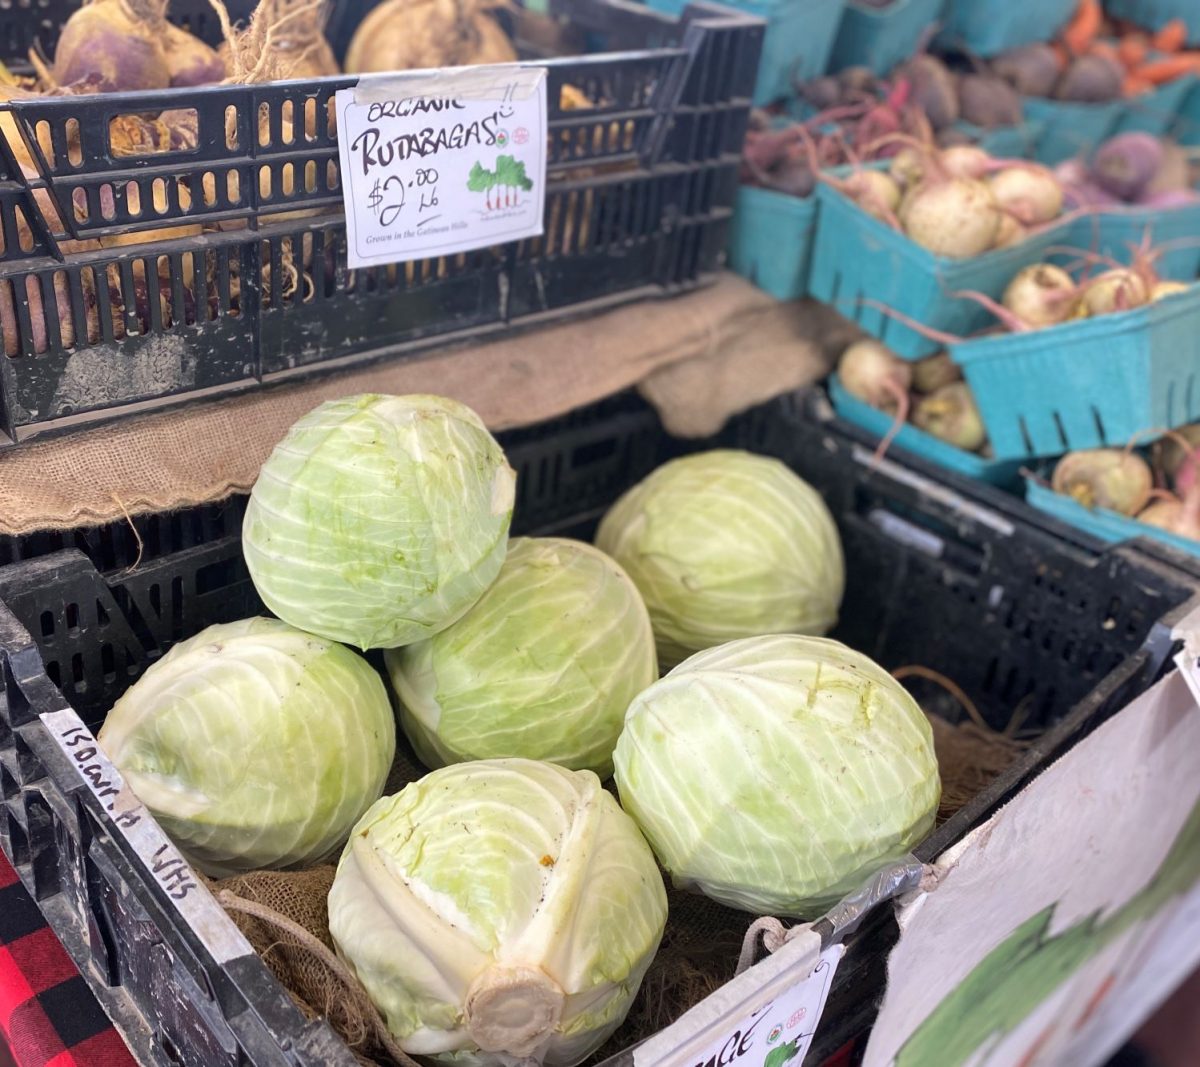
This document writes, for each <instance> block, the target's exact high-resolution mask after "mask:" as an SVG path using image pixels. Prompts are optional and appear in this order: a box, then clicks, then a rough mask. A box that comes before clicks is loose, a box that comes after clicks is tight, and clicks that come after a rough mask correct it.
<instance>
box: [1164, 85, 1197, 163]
mask: <svg viewBox="0 0 1200 1067" xmlns="http://www.w3.org/2000/svg"><path fill="white" fill-rule="evenodd" d="M1171 136H1172V137H1174V138H1175V140H1177V141H1178V142H1179V143H1180V144H1181V145H1186V146H1187V147H1188V148H1195V147H1196V146H1197V145H1200V78H1195V79H1192V80H1191V81H1190V82H1189V87H1188V92H1187V95H1186V96H1185V97H1184V98H1183V100H1182V101H1181V102H1180V105H1179V112H1178V114H1176V116H1175V121H1174V123H1172V125H1171Z"/></svg>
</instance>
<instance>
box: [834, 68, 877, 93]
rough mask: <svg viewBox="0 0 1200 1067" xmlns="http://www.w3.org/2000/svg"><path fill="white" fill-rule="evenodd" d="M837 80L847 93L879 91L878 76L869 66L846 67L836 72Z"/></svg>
mask: <svg viewBox="0 0 1200 1067" xmlns="http://www.w3.org/2000/svg"><path fill="white" fill-rule="evenodd" d="M837 80H838V82H839V84H840V85H841V87H842V89H843V90H844V91H845V92H848V93H870V94H871V95H875V94H876V93H878V92H879V78H878V77H876V75H875V72H874V71H873V70H872V69H871V68H870V67H846V68H845V69H844V70H841V71H839V72H838V76H837Z"/></svg>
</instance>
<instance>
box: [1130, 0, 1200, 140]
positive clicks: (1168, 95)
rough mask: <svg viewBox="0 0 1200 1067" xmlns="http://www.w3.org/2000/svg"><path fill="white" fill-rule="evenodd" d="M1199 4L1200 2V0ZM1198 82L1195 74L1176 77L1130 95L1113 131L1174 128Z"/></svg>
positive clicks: (1160, 132)
mask: <svg viewBox="0 0 1200 1067" xmlns="http://www.w3.org/2000/svg"><path fill="white" fill-rule="evenodd" d="M1196 3H1197V5H1200V0H1196ZM1194 85H1195V79H1194V78H1192V77H1183V78H1176V79H1175V80H1174V81H1172V82H1167V84H1166V85H1161V86H1159V87H1158V88H1157V89H1155V90H1154V91H1153V92H1151V93H1142V94H1141V95H1140V96H1133V97H1130V98H1129V99H1127V100H1126V101H1125V112H1124V114H1123V115H1122V116H1121V117H1120V118H1119V119H1118V120H1117V122H1116V124H1115V125H1114V126H1113V129H1112V133H1114V134H1116V133H1130V132H1133V131H1135V130H1136V131H1141V132H1143V133H1152V134H1154V136H1156V137H1161V136H1162V135H1163V134H1165V133H1167V132H1168V131H1170V130H1171V129H1173V128H1174V126H1175V122H1176V120H1177V119H1178V118H1179V115H1180V113H1181V112H1182V111H1183V108H1184V105H1185V104H1186V102H1187V101H1188V100H1189V99H1190V98H1191V93H1192V89H1193V87H1194ZM1110 136H1111V135H1110Z"/></svg>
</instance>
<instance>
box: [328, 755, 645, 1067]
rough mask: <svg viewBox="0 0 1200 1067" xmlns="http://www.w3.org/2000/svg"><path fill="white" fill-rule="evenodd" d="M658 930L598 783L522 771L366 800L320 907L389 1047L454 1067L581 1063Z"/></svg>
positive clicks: (507, 767)
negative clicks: (325, 904) (325, 907)
mask: <svg viewBox="0 0 1200 1067" xmlns="http://www.w3.org/2000/svg"><path fill="white" fill-rule="evenodd" d="M666 917H667V898H666V893H665V891H664V889H663V884H662V876H661V875H660V874H659V872H658V868H657V867H656V866H655V863H654V856H653V855H652V854H651V852H650V848H649V846H647V844H646V842H645V841H644V840H643V839H642V836H641V834H639V833H638V830H637V827H636V826H635V825H634V824H633V821H632V820H631V819H630V818H629V817H628V816H627V815H626V814H625V813H624V812H623V811H622V810H621V809H620V807H618V805H617V802H616V801H615V800H614V799H613V797H612V796H611V795H610V794H609V793H607V792H605V791H604V789H602V788H601V786H600V780H599V779H598V778H597V777H596V776H595V775H594V774H592V773H591V772H590V771H570V770H567V769H565V768H563V767H558V766H556V765H554V764H550V763H539V762H536V761H533V760H521V759H505V760H483V761H479V762H475V763H459V764H454V765H452V766H450V767H446V768H443V769H442V770H438V771H433V772H432V773H431V774H428V775H426V776H425V777H424V778H422V779H421V780H420V781H418V782H414V783H412V784H411V785H408V786H406V787H405V788H404V789H403V790H402V791H401V792H400V793H397V794H396V795H395V796H390V797H385V798H384V799H382V800H380V801H379V802H378V803H376V804H375V805H374V806H373V807H372V808H371V809H370V810H369V811H368V812H367V813H366V815H364V816H363V818H362V820H361V821H360V822H359V823H358V825H357V826H356V827H355V828H354V830H353V832H352V833H351V835H350V841H349V843H348V844H347V845H346V850H345V852H343V853H342V859H341V862H340V863H339V864H338V869H337V875H336V877H335V878H334V882H333V888H332V889H331V890H330V893H329V931H330V933H331V934H332V935H333V939H334V942H335V943H336V945H337V948H338V952H339V953H340V954H341V956H342V957H343V958H344V959H345V960H346V961H347V963H348V964H349V966H350V967H351V968H352V969H353V971H354V972H355V974H356V975H357V976H358V978H359V980H360V981H361V982H362V984H363V986H364V987H365V988H366V990H367V992H368V994H370V996H371V999H372V1000H373V1001H374V1003H375V1005H376V1007H377V1008H378V1009H379V1011H380V1013H381V1014H382V1015H383V1017H384V1019H385V1020H386V1021H387V1024H388V1027H389V1028H390V1029H391V1031H392V1033H393V1034H394V1035H395V1036H396V1038H397V1039H398V1040H399V1043H400V1046H401V1047H402V1048H403V1049H404V1050H405V1051H406V1052H408V1053H411V1054H412V1055H422V1056H432V1055H439V1054H447V1055H445V1058H446V1059H447V1060H451V1055H450V1054H452V1056H453V1058H452V1062H453V1063H455V1064H456V1065H459V1064H467V1065H474V1064H512V1063H514V1062H535V1063H546V1064H551V1065H558V1064H562V1065H570V1064H575V1063H579V1062H580V1061H581V1060H583V1059H584V1058H585V1057H587V1056H588V1055H589V1054H590V1053H591V1052H593V1051H594V1050H595V1049H596V1048H598V1047H599V1046H600V1045H601V1044H602V1043H603V1042H604V1041H605V1039H606V1038H607V1037H608V1036H609V1035H610V1034H611V1033H612V1031H613V1030H615V1029H616V1028H617V1026H619V1025H620V1023H621V1022H622V1020H623V1019H624V1018H625V1015H626V1013H627V1012H628V1010H629V1006H630V1004H631V1003H632V1001H633V998H634V996H635V995H636V993H637V991H638V986H639V985H640V984H641V980H642V976H643V975H644V974H645V971H646V968H647V967H648V966H649V965H650V961H651V960H652V959H653V957H654V953H655V951H656V950H657V948H658V943H659V940H660V938H661V937H662V932H663V927H664V924H665V923H666ZM526 1058H528V1060H526Z"/></svg>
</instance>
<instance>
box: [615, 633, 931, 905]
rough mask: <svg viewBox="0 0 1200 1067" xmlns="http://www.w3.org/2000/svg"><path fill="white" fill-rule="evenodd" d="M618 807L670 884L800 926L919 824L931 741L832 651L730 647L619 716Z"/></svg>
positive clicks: (793, 644)
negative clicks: (622, 720) (647, 843)
mask: <svg viewBox="0 0 1200 1067" xmlns="http://www.w3.org/2000/svg"><path fill="white" fill-rule="evenodd" d="M614 760H615V763H616V781H617V787H618V789H619V790H620V794H621V804H622V805H623V806H624V808H625V810H626V811H628V812H629V813H630V814H631V815H632V816H633V817H634V819H635V820H636V821H637V823H638V825H639V826H640V827H641V828H642V831H643V832H644V833H645V835H646V837H647V839H648V840H649V841H650V844H651V845H652V846H653V848H654V851H655V854H656V855H657V856H658V859H659V861H660V862H661V863H662V865H663V867H665V868H666V870H667V871H668V872H669V873H670V875H671V876H672V878H673V879H674V881H675V882H676V884H677V885H680V886H683V887H691V888H695V889H698V890H700V891H701V892H703V893H705V894H707V895H708V896H710V897H712V898H714V899H715V900H719V901H720V902H721V903H723V904H728V905H729V906H730V907H734V908H741V909H743V910H745V911H749V912H753V913H755V914H758V915H788V916H796V917H799V918H802V919H812V918H815V917H817V916H818V915H820V914H821V913H822V912H823V911H824V910H825V909H826V908H827V907H829V906H830V905H831V904H834V903H836V902H837V901H838V900H839V899H840V898H841V897H842V896H844V895H845V894H846V893H848V892H849V891H851V890H853V889H855V888H856V887H857V886H858V885H859V884H860V883H861V882H862V881H863V879H865V878H866V877H867V876H868V875H870V874H871V873H872V872H873V871H874V870H876V869H877V868H878V867H880V866H882V865H883V864H884V863H885V862H887V861H888V860H890V859H892V858H894V857H896V856H899V855H902V854H903V853H904V852H906V851H908V849H909V848H911V847H912V845H913V844H915V843H916V842H917V841H919V840H921V839H922V838H923V837H924V836H925V835H926V834H927V833H928V832H929V831H930V830H931V829H932V827H933V820H934V815H935V813H936V812H937V806H938V800H939V797H940V795H941V783H940V780H939V777H938V766H937V760H936V758H935V756H934V750H933V733H932V730H931V728H930V726H929V721H928V720H927V719H926V718H925V715H924V714H923V713H922V711H921V709H920V708H919V707H918V706H917V704H916V703H915V702H914V701H913V699H912V697H911V696H909V694H908V693H907V692H906V691H905V690H904V689H903V687H902V686H901V685H900V684H899V682H897V681H896V680H895V679H893V678H892V677H891V675H889V674H888V673H887V672H886V671H884V670H883V669H882V668H880V667H879V666H877V665H876V664H875V663H873V662H872V661H871V660H869V659H868V658H867V657H866V656H862V655H859V654H858V653H857V652H854V651H852V650H851V649H849V648H847V647H846V646H845V645H843V644H841V643H840V642H837V641H833V640H830V639H828V638H820V637H800V636H796V635H777V636H771V637H757V638H748V639H746V640H743V641H733V642H730V643H729V644H727V645H723V646H722V647H720V648H713V649H709V650H708V651H707V652H701V653H698V654H697V655H695V656H693V657H692V658H691V659H689V660H687V661H686V662H684V663H682V664H680V666H678V667H677V668H676V669H675V670H673V671H672V672H671V673H670V674H668V675H667V676H666V677H665V678H663V679H662V680H661V681H659V682H656V683H655V684H654V685H652V686H651V687H650V688H649V689H647V690H646V691H645V692H643V693H642V694H641V695H640V696H638V697H637V698H636V699H635V700H634V702H633V704H632V705H631V706H630V708H629V713H628V715H627V716H626V719H625V729H624V731H623V732H622V734H621V737H620V740H619V741H618V742H617V748H616V753H615V755H614Z"/></svg>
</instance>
